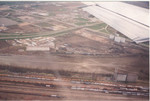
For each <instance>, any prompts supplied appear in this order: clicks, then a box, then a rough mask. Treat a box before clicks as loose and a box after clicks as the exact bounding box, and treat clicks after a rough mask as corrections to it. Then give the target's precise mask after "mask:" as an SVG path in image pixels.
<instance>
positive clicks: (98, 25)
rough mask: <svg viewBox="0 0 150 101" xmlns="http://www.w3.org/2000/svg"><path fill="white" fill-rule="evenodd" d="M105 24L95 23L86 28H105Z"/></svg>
mask: <svg viewBox="0 0 150 101" xmlns="http://www.w3.org/2000/svg"><path fill="white" fill-rule="evenodd" d="M106 26H107V25H106V24H105V23H102V24H97V25H93V26H89V27H88V28H90V29H93V30H99V29H102V28H105V27H106Z"/></svg>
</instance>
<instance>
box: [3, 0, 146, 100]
mask: <svg viewBox="0 0 150 101" xmlns="http://www.w3.org/2000/svg"><path fill="white" fill-rule="evenodd" d="M3 3H4V4H3ZM0 4H1V5H3V6H0V14H1V15H0V25H1V26H0V99H2V100H55V101H56V100H63V101H67V100H68V101H69V100H73V101H76V100H85V101H91V100H92V101H93V100H94V101H148V95H149V49H148V48H147V47H149V46H148V44H144V45H145V46H144V45H141V44H135V43H133V42H132V40H130V39H128V38H127V37H125V36H123V35H122V34H121V33H120V32H118V31H116V30H115V29H113V28H112V27H110V26H108V25H107V24H105V23H104V22H102V21H100V20H98V19H96V18H95V17H93V16H91V15H90V14H89V13H87V12H85V11H83V10H82V7H84V6H85V5H84V4H82V3H80V2H13V3H11V2H7V3H6V2H0ZM3 24H5V25H3ZM116 33H117V34H118V35H119V36H120V37H121V38H125V42H115V41H114V39H111V38H110V35H113V36H117V35H116ZM42 46H44V47H46V48H48V49H49V50H48V51H45V50H44V51H37V50H35V51H31V50H27V49H28V47H32V48H35V47H38V49H41V48H42ZM146 46H147V47H146ZM116 69H117V70H118V73H123V74H136V75H137V76H138V78H137V80H136V81H135V82H116V81H115V80H114V72H115V70H116Z"/></svg>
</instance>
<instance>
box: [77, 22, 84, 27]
mask: <svg viewBox="0 0 150 101" xmlns="http://www.w3.org/2000/svg"><path fill="white" fill-rule="evenodd" d="M75 24H76V25H79V26H80V25H85V24H86V22H77V23H75Z"/></svg>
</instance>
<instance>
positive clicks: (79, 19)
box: [75, 18, 88, 21]
mask: <svg viewBox="0 0 150 101" xmlns="http://www.w3.org/2000/svg"><path fill="white" fill-rule="evenodd" d="M75 20H78V21H88V19H84V18H75Z"/></svg>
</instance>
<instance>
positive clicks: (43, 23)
mask: <svg viewBox="0 0 150 101" xmlns="http://www.w3.org/2000/svg"><path fill="white" fill-rule="evenodd" d="M37 25H39V26H41V27H50V26H52V25H51V24H49V23H46V22H42V23H37Z"/></svg>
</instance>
